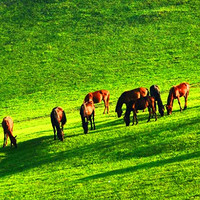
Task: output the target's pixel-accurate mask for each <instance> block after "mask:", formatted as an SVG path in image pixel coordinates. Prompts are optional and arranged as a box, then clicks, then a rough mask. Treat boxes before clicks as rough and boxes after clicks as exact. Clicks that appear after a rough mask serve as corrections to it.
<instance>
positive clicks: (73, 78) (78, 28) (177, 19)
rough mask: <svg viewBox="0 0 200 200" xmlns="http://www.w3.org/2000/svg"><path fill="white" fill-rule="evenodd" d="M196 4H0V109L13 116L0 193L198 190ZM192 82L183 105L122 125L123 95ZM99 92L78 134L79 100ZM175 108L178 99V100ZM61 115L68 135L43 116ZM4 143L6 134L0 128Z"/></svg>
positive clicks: (163, 194)
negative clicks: (105, 94)
mask: <svg viewBox="0 0 200 200" xmlns="http://www.w3.org/2000/svg"><path fill="white" fill-rule="evenodd" d="M199 10H200V3H199V1H197V0H196V1H195V0H192V1H187V0H174V1H165V0H160V1H157V0H153V1H146V0H145V1H143V0H139V1H129V0H127V1H124V0H121V1H116V0H115V1H112V0H111V1H104V0H102V1H99V2H98V1H90V0H89V1H88V0H87V1H85V0H82V1H72V0H70V1H65V0H47V1H42V0H34V1H31V0H20V1H17V0H2V1H1V2H0V13H1V15H0V20H1V25H0V31H1V34H0V38H1V39H0V50H1V54H0V63H1V64H0V65H1V74H0V88H1V93H0V108H1V112H0V117H1V118H3V117H4V116H7V115H10V116H12V118H13V119H14V135H17V138H18V149H10V147H6V148H5V149H2V148H1V149H0V177H1V179H0V190H1V191H2V192H1V193H0V198H1V199H103V198H104V199H105V198H111V199H130V198H133V199H165V198H170V199H192V198H194V199H195V198H197V199H198V198H200V190H199V185H200V178H199V172H200V168H199V166H200V163H199V156H200V152H199V147H200V146H199V139H200V137H199V129H200V123H199V119H200V112H199V111H200V77H199V74H200V67H199V66H200V61H199V57H200V53H199V52H200V51H199V50H200V49H199V46H200V29H199V17H200V14H199ZM183 81H187V82H189V83H190V84H191V90H190V94H189V99H188V109H187V110H186V111H184V112H182V113H180V112H179V107H178V104H177V102H176V101H175V104H174V111H173V114H172V115H171V116H166V115H165V116H164V117H163V118H160V117H159V118H158V121H157V122H154V120H151V122H150V123H146V121H147V115H148V114H147V112H144V113H141V112H140V113H139V114H138V119H139V124H138V126H130V127H125V124H124V122H123V119H122V118H120V119H118V118H117V116H116V114H115V112H114V110H115V105H116V102H117V99H118V97H119V96H120V94H121V93H122V92H123V91H125V90H129V89H133V88H136V87H140V86H144V87H148V88H149V87H150V86H151V85H153V84H158V85H159V86H160V88H161V95H162V99H163V102H164V103H166V100H167V95H168V91H169V89H170V87H171V86H172V85H176V84H178V83H180V82H183ZM98 89H107V90H109V91H110V93H111V100H110V111H111V112H110V114H109V115H102V113H103V104H99V105H96V116H95V120H96V130H95V131H89V134H88V135H84V134H83V130H82V127H81V121H80V120H81V119H80V116H79V108H80V105H81V104H82V102H83V98H84V96H85V95H86V94H87V93H88V92H90V91H95V90H98ZM182 104H183V99H182ZM57 105H60V106H62V107H63V108H64V110H65V111H66V114H67V119H68V121H67V124H66V127H65V135H66V136H65V141H64V142H63V143H62V142H59V141H58V140H57V141H54V140H53V130H52V128H51V124H50V119H49V114H50V112H51V110H52V108H53V107H55V106H57ZM0 143H3V134H0Z"/></svg>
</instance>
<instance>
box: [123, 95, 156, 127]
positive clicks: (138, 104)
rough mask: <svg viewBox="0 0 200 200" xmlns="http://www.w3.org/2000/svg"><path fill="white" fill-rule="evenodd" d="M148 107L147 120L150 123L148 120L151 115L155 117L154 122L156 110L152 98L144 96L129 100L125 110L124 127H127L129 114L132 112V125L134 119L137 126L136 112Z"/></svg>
mask: <svg viewBox="0 0 200 200" xmlns="http://www.w3.org/2000/svg"><path fill="white" fill-rule="evenodd" d="M147 107H148V111H149V118H148V121H147V122H149V121H150V118H151V116H152V114H153V116H155V121H156V120H157V115H156V109H155V99H154V97H150V96H146V97H141V98H139V99H136V100H134V101H133V100H131V101H130V102H129V103H128V105H127V108H126V113H125V116H124V121H125V123H126V126H129V124H130V113H131V111H133V125H134V118H135V120H136V125H137V124H138V119H137V111H138V110H144V109H145V108H147Z"/></svg>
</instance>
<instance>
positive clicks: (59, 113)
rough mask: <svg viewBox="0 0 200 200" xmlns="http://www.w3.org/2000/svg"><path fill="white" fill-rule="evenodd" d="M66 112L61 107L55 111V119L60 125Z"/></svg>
mask: <svg viewBox="0 0 200 200" xmlns="http://www.w3.org/2000/svg"><path fill="white" fill-rule="evenodd" d="M63 113H64V110H63V109H62V108H61V107H56V108H54V109H53V114H54V118H55V119H57V121H58V123H60V122H61V120H62V119H63V115H64V114H63Z"/></svg>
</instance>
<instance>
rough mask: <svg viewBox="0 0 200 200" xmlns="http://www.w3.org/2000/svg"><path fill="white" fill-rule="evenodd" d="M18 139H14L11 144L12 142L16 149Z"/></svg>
mask: <svg viewBox="0 0 200 200" xmlns="http://www.w3.org/2000/svg"><path fill="white" fill-rule="evenodd" d="M16 137H17V136H15V137H12V139H11V142H12V144H13V145H14V146H15V148H17V139H16Z"/></svg>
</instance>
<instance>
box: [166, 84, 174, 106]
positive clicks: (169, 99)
mask: <svg viewBox="0 0 200 200" xmlns="http://www.w3.org/2000/svg"><path fill="white" fill-rule="evenodd" d="M173 95H174V86H173V87H172V88H171V89H170V90H169V95H168V98H167V105H170V103H171V102H172V97H173Z"/></svg>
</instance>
